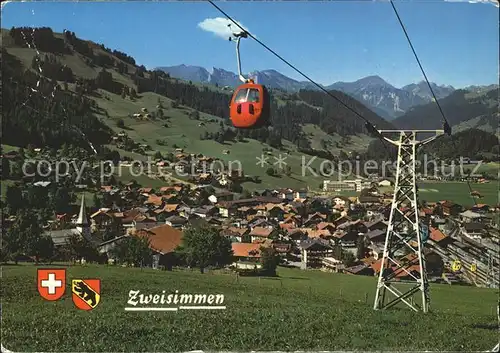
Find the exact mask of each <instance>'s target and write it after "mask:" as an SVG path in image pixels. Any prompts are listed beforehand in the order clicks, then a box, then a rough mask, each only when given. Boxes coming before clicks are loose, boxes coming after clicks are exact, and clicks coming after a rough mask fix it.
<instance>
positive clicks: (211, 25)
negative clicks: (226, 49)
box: [198, 17, 251, 40]
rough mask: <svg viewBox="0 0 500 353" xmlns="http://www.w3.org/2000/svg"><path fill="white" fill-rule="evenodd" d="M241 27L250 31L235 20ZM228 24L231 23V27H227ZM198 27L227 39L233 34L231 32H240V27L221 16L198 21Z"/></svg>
mask: <svg viewBox="0 0 500 353" xmlns="http://www.w3.org/2000/svg"><path fill="white" fill-rule="evenodd" d="M236 22H237V23H238V24H239V25H240V26H241V27H243V28H244V29H245V31H247V32H249V33H251V32H250V31H249V30H248V28H246V27H245V26H243V25H242V24H241V23H240V22H238V21H236ZM228 24H231V27H228ZM198 27H200V28H201V29H202V30H204V31H207V32H211V33H213V34H215V35H216V36H218V37H220V38H223V39H225V40H228V38H229V37H231V36H232V35H233V32H235V33H237V32H241V29H240V28H239V27H238V26H236V25H235V24H234V23H233V22H232V21H230V20H228V19H227V18H223V17H216V18H206V19H204V20H203V21H201V22H200V23H198Z"/></svg>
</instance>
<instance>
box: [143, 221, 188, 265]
mask: <svg viewBox="0 0 500 353" xmlns="http://www.w3.org/2000/svg"><path fill="white" fill-rule="evenodd" d="M182 235H183V234H182V232H181V231H179V230H177V229H174V228H173V227H171V226H169V225H167V224H163V225H160V226H157V227H154V228H150V229H143V230H140V231H138V232H136V234H135V236H138V237H146V238H148V240H149V247H150V248H151V250H153V251H154V253H155V256H154V257H155V260H156V261H155V262H156V263H157V264H158V265H159V266H161V267H166V268H167V269H172V266H174V265H176V264H177V263H176V262H177V260H176V256H175V251H176V249H177V247H178V246H179V245H181V244H182Z"/></svg>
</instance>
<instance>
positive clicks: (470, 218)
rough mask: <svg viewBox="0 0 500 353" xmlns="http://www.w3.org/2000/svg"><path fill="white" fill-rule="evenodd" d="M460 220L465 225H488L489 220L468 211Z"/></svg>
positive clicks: (462, 214) (461, 214) (463, 213)
mask: <svg viewBox="0 0 500 353" xmlns="http://www.w3.org/2000/svg"><path fill="white" fill-rule="evenodd" d="M460 220H461V221H462V222H464V223H487V222H488V221H489V218H488V217H485V216H484V215H482V214H480V213H476V212H472V211H470V210H467V211H465V212H462V213H460Z"/></svg>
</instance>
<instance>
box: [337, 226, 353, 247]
mask: <svg viewBox="0 0 500 353" xmlns="http://www.w3.org/2000/svg"><path fill="white" fill-rule="evenodd" d="M333 235H334V237H335V238H336V239H335V241H336V242H338V243H339V245H341V246H342V247H345V248H352V247H356V242H357V240H358V237H359V234H358V232H356V231H352V230H347V231H343V230H337V231H336V232H335V233H334V234H333Z"/></svg>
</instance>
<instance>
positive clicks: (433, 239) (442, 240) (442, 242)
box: [428, 227, 453, 247]
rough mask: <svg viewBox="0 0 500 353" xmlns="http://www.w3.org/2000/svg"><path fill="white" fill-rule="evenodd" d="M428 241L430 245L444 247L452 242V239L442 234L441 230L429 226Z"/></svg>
mask: <svg viewBox="0 0 500 353" xmlns="http://www.w3.org/2000/svg"><path fill="white" fill-rule="evenodd" d="M428 242H429V243H430V244H431V245H439V246H441V247H444V246H446V245H448V244H450V243H452V242H453V239H452V238H451V237H449V236H447V235H446V234H444V233H443V232H442V231H441V230H439V229H437V228H434V227H430V234H429V239H428Z"/></svg>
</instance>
